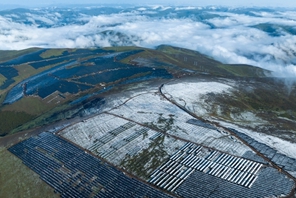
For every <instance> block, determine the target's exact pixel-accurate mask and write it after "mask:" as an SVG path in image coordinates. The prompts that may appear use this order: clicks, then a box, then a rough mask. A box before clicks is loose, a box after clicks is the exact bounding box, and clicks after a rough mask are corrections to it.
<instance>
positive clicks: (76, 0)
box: [0, 0, 296, 8]
mask: <svg viewBox="0 0 296 198" xmlns="http://www.w3.org/2000/svg"><path fill="white" fill-rule="evenodd" d="M139 2H140V3H139ZM12 4H14V5H24V6H26V7H27V6H38V5H54V4H135V5H147V4H167V5H194V6H207V5H221V6H235V7H237V6H256V7H257V6H259V7H295V8H296V1H295V0H248V1H245V0H237V1H234V0H223V1H221V0H207V1H201V0H199V1H196V0H150V1H147V0H146V1H139V0H127V1H118V0H101V1H97V0H84V1H80V0H48V1H46V2H44V1H40V0H26V1H24V0H1V2H0V5H12Z"/></svg>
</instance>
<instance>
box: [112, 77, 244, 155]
mask: <svg viewBox="0 0 296 198" xmlns="http://www.w3.org/2000/svg"><path fill="white" fill-rule="evenodd" d="M200 83H201V85H200V86H196V85H195V83H189V86H186V87H187V88H188V89H187V88H186V89H185V88H184V87H182V90H183V92H182V93H184V94H189V92H190V89H191V88H193V87H194V88H197V87H199V89H200V90H201V91H200V92H199V93H200V96H202V94H203V93H209V92H208V91H207V90H203V89H206V88H209V87H215V89H216V91H215V92H216V93H218V92H219V93H220V92H223V91H227V90H228V89H231V87H230V86H228V85H225V86H223V84H221V83H213V84H211V85H210V86H209V85H206V83H205V82H200ZM185 85H186V84H185ZM182 86H183V85H182ZM165 87H166V86H165ZM180 88H181V87H180ZM180 93H181V92H180ZM181 95H182V94H181ZM120 100H121V101H124V100H122V99H120ZM192 100H194V97H193V98H192ZM114 103H116V104H118V103H119V102H118V101H114ZM110 112H111V113H113V114H116V115H119V116H122V117H125V118H128V119H131V120H134V121H136V122H138V123H141V124H145V125H147V126H152V127H155V128H157V129H159V130H161V131H165V132H167V133H168V134H171V135H174V136H177V137H180V138H182V139H186V140H188V141H192V142H195V143H198V144H201V145H204V146H208V147H211V148H215V149H218V150H220V151H223V152H227V153H229V154H232V155H236V156H242V155H243V154H244V153H245V152H246V151H248V150H250V149H249V148H248V147H247V146H245V145H244V144H242V143H241V142H240V141H238V140H237V139H236V138H234V137H230V135H229V134H222V133H221V132H218V131H217V130H213V129H209V128H204V127H198V126H195V125H191V124H188V123H186V121H188V120H189V119H192V116H190V115H188V114H187V113H186V112H184V111H183V110H181V109H179V108H178V107H176V106H175V105H173V104H172V103H170V102H168V101H167V100H165V99H164V98H163V97H162V96H161V95H160V94H158V93H157V89H155V91H154V92H153V91H152V90H151V91H150V92H147V93H143V92H142V93H141V94H138V95H137V96H136V97H133V98H132V99H130V100H128V101H127V102H126V103H125V104H124V105H121V106H119V107H118V108H114V109H112V110H111V111H110Z"/></svg>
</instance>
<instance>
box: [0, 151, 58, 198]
mask: <svg viewBox="0 0 296 198" xmlns="http://www.w3.org/2000/svg"><path fill="white" fill-rule="evenodd" d="M0 159H1V163H0V197H1V198H12V197H13V198H28V197H29V198H40V197H43V198H47V197H48V198H57V197H59V196H58V194H55V193H54V190H53V189H52V188H51V187H50V186H48V185H47V184H46V183H45V182H43V181H42V180H41V179H40V178H39V175H38V174H36V173H35V172H33V171H32V170H31V169H29V168H28V167H26V166H25V165H24V164H23V163H22V161H21V160H20V159H19V158H17V157H16V156H14V155H13V154H11V153H10V152H9V151H7V150H6V149H4V148H1V147H0Z"/></svg>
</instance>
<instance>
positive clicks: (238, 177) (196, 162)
mask: <svg viewBox="0 0 296 198" xmlns="http://www.w3.org/2000/svg"><path fill="white" fill-rule="evenodd" d="M262 167H263V164H261V163H258V162H255V161H251V160H248V159H243V158H239V157H236V156H233V155H229V154H226V153H221V152H219V151H217V150H213V151H207V149H203V147H202V146H198V145H195V144H193V143H186V144H184V146H182V147H181V148H180V149H179V150H178V151H177V152H176V153H175V154H173V155H172V156H171V157H170V159H169V160H168V161H167V162H166V163H165V164H163V165H162V166H160V167H159V168H158V169H157V170H156V171H155V172H154V173H153V174H152V175H151V177H150V179H149V182H150V183H152V184H154V185H156V186H158V187H160V188H163V189H166V190H169V191H174V190H176V189H177V188H178V186H179V185H181V184H182V183H183V182H184V181H185V180H186V178H188V177H189V176H190V174H192V173H193V172H195V171H200V172H204V173H207V174H209V175H213V176H215V177H219V178H221V179H223V180H226V181H228V182H232V183H235V184H238V185H241V186H244V187H248V188H251V186H252V185H253V184H254V182H255V181H256V179H257V178H258V173H259V171H260V169H261V168H262Z"/></svg>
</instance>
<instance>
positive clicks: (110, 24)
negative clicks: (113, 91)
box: [0, 6, 296, 77]
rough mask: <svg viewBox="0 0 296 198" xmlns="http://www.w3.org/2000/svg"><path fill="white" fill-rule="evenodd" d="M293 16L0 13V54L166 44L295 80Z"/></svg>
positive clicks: (172, 10)
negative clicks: (8, 50)
mask: <svg viewBox="0 0 296 198" xmlns="http://www.w3.org/2000/svg"><path fill="white" fill-rule="evenodd" d="M294 27H296V11H293V10H290V11H289V10H277V11H275V10H271V9H259V8H237V9H231V8H215V7H163V6H150V7H135V8H127V7H114V8H110V7H109V8H107V7H96V8H95V7H89V8H42V9H32V10H27V9H16V10H6V11H0V49H2V50H7V49H24V48H28V47H45V48H74V47H77V48H84V47H106V46H121V45H137V46H143V47H149V48H154V47H156V46H158V45H160V44H169V45H174V46H179V47H184V48H189V49H193V50H197V51H199V52H201V53H204V54H207V55H209V56H211V57H213V58H215V59H217V60H219V61H222V62H224V63H241V64H251V65H256V66H260V67H263V68H266V69H269V70H272V71H275V72H276V75H277V76H285V77H287V76H288V77H296V67H295V65H296V28H294Z"/></svg>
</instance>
